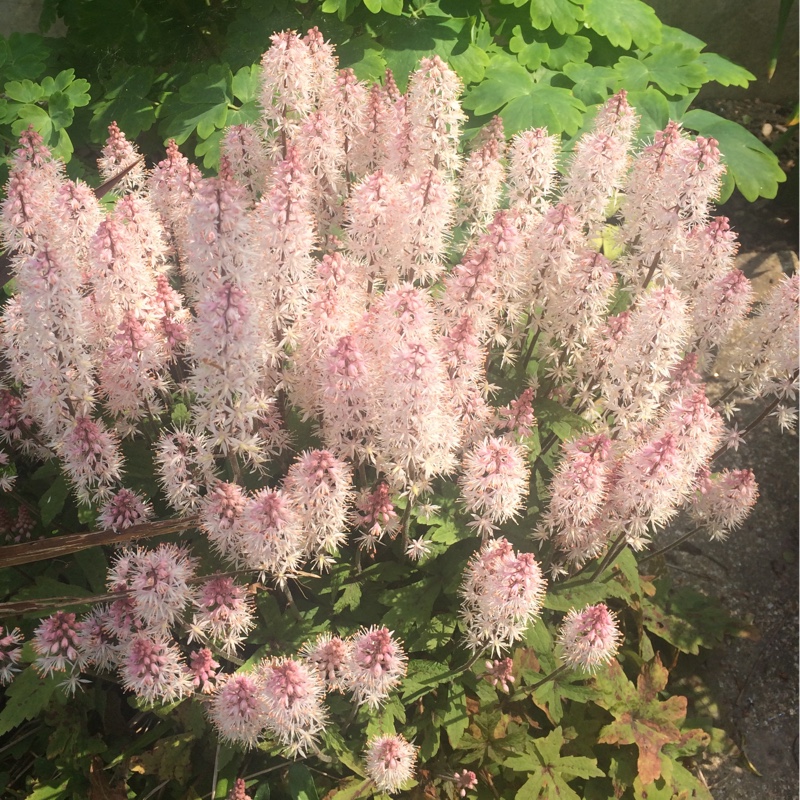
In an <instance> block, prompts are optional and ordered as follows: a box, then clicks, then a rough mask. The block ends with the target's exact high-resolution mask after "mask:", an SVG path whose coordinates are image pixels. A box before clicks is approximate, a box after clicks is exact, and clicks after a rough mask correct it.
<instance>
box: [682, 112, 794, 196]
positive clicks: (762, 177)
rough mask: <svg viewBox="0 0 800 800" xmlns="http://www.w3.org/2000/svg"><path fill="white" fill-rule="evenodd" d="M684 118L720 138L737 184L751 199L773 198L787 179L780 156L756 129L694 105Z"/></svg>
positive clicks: (704, 131)
mask: <svg viewBox="0 0 800 800" xmlns="http://www.w3.org/2000/svg"><path fill="white" fill-rule="evenodd" d="M681 122H682V123H683V124H684V125H685V126H686V127H687V128H691V129H692V130H694V131H697V132H698V133H699V134H702V135H703V136H713V137H714V138H715V139H716V140H717V141H718V142H719V149H720V152H721V153H722V155H723V158H724V161H725V163H726V165H727V167H728V170H729V171H730V173H731V174H732V175H733V179H734V181H735V183H736V188H737V189H738V190H739V191H740V192H741V193H742V194H743V195H744V196H745V198H746V199H747V200H750V201H751V202H752V201H753V200H756V199H757V198H758V197H767V198H772V197H775V195H776V194H777V193H778V184H779V183H783V182H784V181H785V180H786V175H785V174H784V172H783V170H782V169H781V168H780V165H779V163H778V158H777V156H776V155H775V154H774V153H773V152H772V151H771V150H770V149H769V148H768V147H767V146H766V145H764V144H763V143H762V142H760V141H759V140H758V139H756V137H755V136H753V134H752V133H750V132H749V131H748V130H746V129H745V128H743V127H742V126H741V125H738V124H737V123H735V122H731V121H730V120H727V119H723V118H722V117H720V116H717V115H716V114H713V113H712V112H710V111H704V110H702V109H699V108H698V109H694V110H692V111H689V112H688V113H687V114H686V115H684V117H683V119H682V120H681Z"/></svg>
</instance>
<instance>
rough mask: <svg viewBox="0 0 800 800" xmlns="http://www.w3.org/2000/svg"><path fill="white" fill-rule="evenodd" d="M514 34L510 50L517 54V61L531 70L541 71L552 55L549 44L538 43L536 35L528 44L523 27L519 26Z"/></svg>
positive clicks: (509, 46) (509, 45) (509, 44)
mask: <svg viewBox="0 0 800 800" xmlns="http://www.w3.org/2000/svg"><path fill="white" fill-rule="evenodd" d="M531 33H533V31H531ZM512 34H513V35H512V36H511V41H510V42H509V43H508V49H509V50H511V52H512V53H516V55H517V61H519V63H520V64H522V66H524V67H527V68H528V69H530V70H535V69H539V67H541V66H542V63H543V62H545V61H547V59H548V57H549V55H550V47H549V46H548V45H547V43H546V42H540V41H537V39H536V34H533V36H532V37H531V38H532V41H530V42H528V41H527V40H526V39H525V37H524V35H523V33H522V26H521V25H517V26H516V27H515V28H514V30H513V31H512Z"/></svg>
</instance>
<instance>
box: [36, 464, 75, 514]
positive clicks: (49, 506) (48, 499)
mask: <svg viewBox="0 0 800 800" xmlns="http://www.w3.org/2000/svg"><path fill="white" fill-rule="evenodd" d="M67 497H69V484H68V483H67V481H66V479H65V478H64V477H63V476H62V475H59V476H58V477H57V478H56V479H55V480H54V481H53V483H52V485H51V486H50V488H49V489H48V490H47V491H46V492H45V493H44V494H43V495H42V496H41V497H40V498H39V511H40V512H41V516H42V525H49V524H50V523H51V522H52V521H53V520H54V519H55V518H56V517H57V516H58V515H59V514H60V513H61V511H62V509H63V508H64V503H65V502H66V500H67Z"/></svg>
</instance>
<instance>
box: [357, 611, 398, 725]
mask: <svg viewBox="0 0 800 800" xmlns="http://www.w3.org/2000/svg"><path fill="white" fill-rule="evenodd" d="M406 661H407V658H406V654H405V653H404V652H403V649H402V647H401V646H400V643H399V642H398V641H397V640H395V639H393V638H392V632H391V631H390V630H389V629H388V628H378V627H376V626H373V627H372V628H362V630H361V631H360V632H359V633H357V634H356V635H355V636H354V637H353V640H352V643H351V647H350V652H349V654H348V658H347V660H346V661H345V666H344V680H345V683H346V684H347V688H348V689H349V690H350V691H351V692H352V693H353V700H354V701H355V702H356V704H357V705H362V704H363V703H366V704H367V705H368V706H369V707H370V708H371V709H373V710H375V709H377V708H379V707H380V706H381V704H382V703H383V702H384V701H385V700H386V698H387V697H388V696H389V692H390V691H391V690H392V689H394V687H395V686H397V685H398V684H399V683H400V680H401V679H402V678H403V676H404V675H405V674H406Z"/></svg>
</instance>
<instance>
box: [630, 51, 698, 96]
mask: <svg viewBox="0 0 800 800" xmlns="http://www.w3.org/2000/svg"><path fill="white" fill-rule="evenodd" d="M642 63H643V64H644V65H645V66H646V67H647V72H648V80H650V82H652V83H657V84H658V85H659V86H660V87H661V88H662V89H663V90H664V93H665V94H677V95H684V94H688V92H689V90H690V89H699V88H700V87H701V86H702V85H703V84H704V83H705V82H706V81H707V80H708V73H707V72H706V68H705V67H704V66H703V64H702V63H701V62H700V61H699V60H698V53H697V51H696V50H690V49H689V48H687V47H684V46H683V45H680V44H678V43H677V42H669V43H668V44H661V45H658V46H657V47H655V48H653V51H652V52H651V53H650V54H649V55H647V56H645V57H644V59H642Z"/></svg>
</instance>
